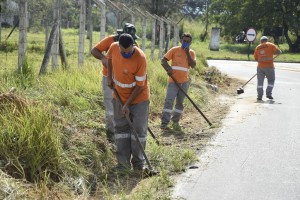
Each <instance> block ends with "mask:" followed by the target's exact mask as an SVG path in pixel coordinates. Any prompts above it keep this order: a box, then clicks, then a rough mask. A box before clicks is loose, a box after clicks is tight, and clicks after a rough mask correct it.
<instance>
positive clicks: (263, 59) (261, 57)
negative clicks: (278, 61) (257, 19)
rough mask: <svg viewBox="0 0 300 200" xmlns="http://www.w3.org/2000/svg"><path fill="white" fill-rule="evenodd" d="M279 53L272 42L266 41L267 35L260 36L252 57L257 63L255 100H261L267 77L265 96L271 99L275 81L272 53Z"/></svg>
mask: <svg viewBox="0 0 300 200" xmlns="http://www.w3.org/2000/svg"><path fill="white" fill-rule="evenodd" d="M274 54H275V55H279V54H281V50H280V49H279V48H278V47H277V46H276V45H275V44H273V43H271V42H268V37H266V36H262V37H261V39H260V44H259V45H258V46H257V47H256V48H255V51H254V58H255V60H256V61H257V62H258V64H257V100H259V101H260V100H262V97H263V94H264V89H263V86H264V80H265V77H267V80H268V86H267V89H266V96H267V98H268V99H273V96H272V91H273V87H274V83H275V68H274V63H273V59H274V58H273V55H274Z"/></svg>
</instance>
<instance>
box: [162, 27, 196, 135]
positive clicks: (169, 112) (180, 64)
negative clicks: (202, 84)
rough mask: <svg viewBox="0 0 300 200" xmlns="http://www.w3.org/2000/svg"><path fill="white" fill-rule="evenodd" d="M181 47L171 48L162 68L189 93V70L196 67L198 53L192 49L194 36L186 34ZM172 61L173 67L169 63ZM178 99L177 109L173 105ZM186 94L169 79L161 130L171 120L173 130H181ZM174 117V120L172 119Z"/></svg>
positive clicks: (165, 56) (182, 38)
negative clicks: (180, 123) (180, 124)
mask: <svg viewBox="0 0 300 200" xmlns="http://www.w3.org/2000/svg"><path fill="white" fill-rule="evenodd" d="M180 42H181V46H176V47H173V48H171V49H170V50H169V51H168V52H167V53H166V54H165V55H164V57H163V59H162V60H161V64H162V66H163V67H164V68H165V70H166V71H167V73H168V74H172V75H173V77H174V78H175V79H176V80H177V82H178V83H179V84H180V86H181V87H182V89H184V91H185V92H187V90H188V88H189V69H190V68H194V67H195V66H196V53H195V51H194V50H192V49H190V45H191V43H192V35H191V34H190V33H184V34H183V36H182V37H181V40H180ZM170 60H171V66H170V65H169V63H168V61H170ZM175 99H176V104H175V109H174V110H173V104H174V101H175ZM184 99H185V94H184V93H183V92H181V91H180V89H179V88H178V87H177V85H176V84H175V83H174V81H173V79H172V78H171V77H169V80H168V86H167V94H166V98H165V102H164V108H163V111H162V118H161V128H166V127H167V125H168V124H169V122H170V120H172V121H173V128H174V129H180V126H179V120H180V118H181V114H182V112H183V101H184ZM171 117H172V118H171Z"/></svg>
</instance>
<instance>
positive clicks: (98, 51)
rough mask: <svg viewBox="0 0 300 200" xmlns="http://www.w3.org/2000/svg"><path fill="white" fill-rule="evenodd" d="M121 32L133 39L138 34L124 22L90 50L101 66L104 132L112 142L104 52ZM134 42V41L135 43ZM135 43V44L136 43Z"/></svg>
mask: <svg viewBox="0 0 300 200" xmlns="http://www.w3.org/2000/svg"><path fill="white" fill-rule="evenodd" d="M122 33H129V34H131V35H132V37H133V38H134V39H137V38H138V36H137V35H136V34H135V33H136V29H135V27H134V25H133V24H130V23H125V25H124V27H123V30H122V29H121V30H117V34H115V35H110V36H107V37H105V38H104V39H103V40H101V41H100V42H99V43H98V44H96V46H95V47H94V48H93V49H92V50H91V54H92V55H93V56H94V57H95V58H97V59H99V60H101V62H102V65H103V68H102V74H103V77H102V94H103V97H104V106H105V108H106V113H105V121H106V129H107V130H106V134H107V138H108V140H109V141H110V142H114V119H113V105H112V90H111V89H110V88H109V87H108V86H107V59H106V57H105V55H104V52H107V51H108V49H109V47H110V45H111V44H112V43H114V42H116V41H119V37H120V35H121V34H122ZM135 44H136V43H135ZM136 45H137V44H136Z"/></svg>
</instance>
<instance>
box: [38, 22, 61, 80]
mask: <svg viewBox="0 0 300 200" xmlns="http://www.w3.org/2000/svg"><path fill="white" fill-rule="evenodd" d="M57 28H58V22H55V23H54V24H53V26H52V29H51V32H50V37H49V40H48V43H47V47H46V51H45V55H44V58H43V62H42V66H41V69H40V73H39V75H42V74H45V73H46V72H47V65H48V62H49V57H50V54H51V47H52V45H53V41H54V38H55V37H56V34H57Z"/></svg>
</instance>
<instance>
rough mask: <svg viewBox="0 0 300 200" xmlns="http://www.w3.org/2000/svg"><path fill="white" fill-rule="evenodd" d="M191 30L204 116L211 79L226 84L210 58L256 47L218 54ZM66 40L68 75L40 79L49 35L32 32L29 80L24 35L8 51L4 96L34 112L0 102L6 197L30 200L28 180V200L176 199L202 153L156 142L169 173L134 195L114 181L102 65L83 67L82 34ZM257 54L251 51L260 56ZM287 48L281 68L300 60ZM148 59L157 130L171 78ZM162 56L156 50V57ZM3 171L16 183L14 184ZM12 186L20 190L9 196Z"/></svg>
mask: <svg viewBox="0 0 300 200" xmlns="http://www.w3.org/2000/svg"><path fill="white" fill-rule="evenodd" d="M184 27H185V29H190V31H191V33H192V34H193V35H195V36H194V41H193V44H192V46H191V48H192V49H194V50H195V51H196V53H197V67H196V69H195V70H191V74H190V75H191V79H192V85H191V87H190V90H189V94H190V97H191V98H192V99H196V100H197V103H200V104H201V106H202V109H204V110H208V109H209V108H208V107H207V106H206V105H207V104H208V102H209V99H208V95H207V94H208V93H209V91H208V90H207V88H206V87H205V84H206V83H205V80H204V78H205V77H206V76H207V74H208V73H210V74H211V76H212V79H213V81H214V82H215V83H222V82H223V81H224V80H223V78H222V75H221V74H220V73H218V72H217V70H215V69H214V68H207V62H206V58H210V59H236V60H247V59H248V57H247V48H248V46H247V45H233V44H225V43H223V42H221V46H220V51H210V50H209V48H208V45H209V42H208V41H205V42H200V41H199V40H198V39H197V38H198V37H199V34H200V33H201V32H202V31H203V30H201V31H199V30H198V29H196V28H195V27H196V26H192V23H186V24H185V25H184ZM8 32H9V30H8V29H3V30H2V35H3V37H6V35H7V34H8ZM197 34H198V35H197ZM63 35H64V42H65V47H66V51H67V55H68V63H69V67H68V69H67V70H62V68H61V66H59V68H58V69H56V70H52V69H51V62H49V65H48V69H47V74H46V75H43V76H39V75H38V73H39V70H40V67H41V63H42V60H43V52H44V50H45V43H44V41H45V38H44V34H43V33H42V32H37V33H31V32H29V33H28V40H27V42H28V43H27V45H28V46H27V48H28V51H27V55H26V62H25V65H24V66H25V67H24V70H23V71H22V73H21V74H17V73H16V70H17V64H18V63H17V62H18V59H17V53H18V52H17V41H18V39H17V38H18V36H17V32H14V33H13V34H12V36H11V38H10V39H9V40H8V41H7V42H5V43H4V44H2V46H1V48H0V50H1V51H0V60H1V63H0V94H1V93H5V92H7V91H8V90H9V89H10V88H11V87H15V88H17V92H16V95H17V97H22V98H24V99H25V100H26V109H25V110H24V111H22V112H18V111H17V110H16V108H17V107H16V104H15V103H14V102H4V101H3V102H4V103H3V102H2V101H0V113H1V114H0V119H1V120H0V169H1V170H0V172H1V174H0V176H1V177H2V178H3V179H2V178H1V181H0V198H2V197H7V196H8V195H10V194H12V192H15V191H20V192H19V193H18V192H16V193H14V195H15V197H16V198H22V197H24V192H23V191H24V187H28V186H24V184H21V183H20V184H17V183H19V181H20V179H23V180H27V183H28V184H29V185H30V186H31V187H28V188H30V189H28V190H29V191H28V192H29V193H28V194H30V195H32V196H26V197H27V198H29V199H30V198H33V199H34V196H35V197H36V196H38V197H37V198H42V199H51V197H53V196H51V195H54V194H58V195H59V197H61V198H62V199H74V198H76V197H78V196H79V195H81V196H84V197H86V198H87V199H89V198H91V196H89V195H90V192H91V191H93V190H95V192H96V194H101V196H103V197H104V198H105V199H168V198H170V191H169V189H168V188H170V186H172V185H173V180H172V178H171V176H172V175H174V174H177V173H179V172H182V171H184V170H185V168H186V166H187V165H189V164H191V163H193V162H195V161H196V160H197V156H196V152H195V151H193V150H191V148H189V146H188V145H183V146H181V148H178V146H177V145H176V144H171V145H165V146H164V145H160V146H158V145H157V144H156V143H155V142H154V140H153V139H152V138H151V137H150V136H149V137H148V143H147V149H146V153H147V155H148V157H149V158H150V162H151V163H152V164H153V166H154V168H156V169H158V170H160V172H161V173H160V175H159V176H157V177H153V178H150V179H147V180H139V181H138V182H137V183H136V185H134V186H135V188H134V191H132V192H130V190H132V189H133V188H130V187H132V183H131V182H130V180H129V179H126V178H118V177H114V176H112V175H111V174H110V168H111V166H114V165H115V164H116V159H115V156H114V154H113V152H112V151H111V149H112V147H111V145H109V144H108V142H107V141H106V135H105V125H104V105H103V95H102V91H101V81H102V80H101V67H100V62H99V61H98V60H96V59H94V58H93V57H92V56H90V55H89V53H86V55H85V61H84V62H85V63H84V65H83V66H80V67H79V66H78V65H77V56H78V55H77V48H78V46H77V43H78V31H77V30H74V29H67V30H63ZM93 37H94V41H95V42H94V44H95V43H96V42H97V39H98V38H99V33H96V32H94V35H93ZM88 44H89V41H88V40H85V50H86V51H85V52H88V48H89V45H88ZM149 44H150V42H149V41H147V45H149ZM171 44H172V42H171ZM253 48H254V46H251V49H252V51H253ZM281 48H282V50H283V51H284V54H283V55H282V56H280V57H279V58H278V60H279V61H296V60H297V56H298V55H294V54H289V53H287V52H286V51H287V46H286V44H283V45H281ZM146 55H147V57H148V60H147V62H148V76H149V82H150V87H151V104H150V112H151V116H150V117H151V120H152V122H151V124H150V126H156V125H157V119H159V115H160V113H161V110H162V107H163V102H164V98H165V91H166V85H167V78H168V77H167V74H166V72H165V71H164V69H163V68H162V67H161V65H160V61H159V60H158V59H156V60H154V61H151V60H150V59H149V57H150V49H149V48H148V49H146ZM157 55H158V50H157V49H156V51H155V57H156V58H157ZM0 97H1V96H0ZM0 100H1V99H0ZM25 100H24V101H25ZM185 104H186V106H187V110H190V109H191V108H192V105H191V104H189V103H187V102H185ZM3 108H4V109H3ZM3 172H5V173H6V174H9V175H11V176H13V177H15V178H16V179H11V178H10V179H9V178H8V177H7V176H5V175H4V174H3ZM126 181H127V182H126ZM7 184H8V185H10V186H11V187H12V188H15V190H12V192H11V193H9V192H7V191H6V190H5V192H3V191H4V189H5V186H6V185H7ZM17 186H18V187H17ZM116 189H117V191H118V192H116ZM1 191H2V192H1ZM34 194H35V195H34Z"/></svg>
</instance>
